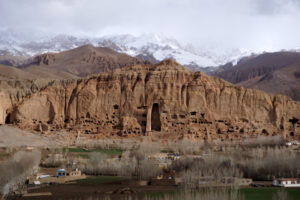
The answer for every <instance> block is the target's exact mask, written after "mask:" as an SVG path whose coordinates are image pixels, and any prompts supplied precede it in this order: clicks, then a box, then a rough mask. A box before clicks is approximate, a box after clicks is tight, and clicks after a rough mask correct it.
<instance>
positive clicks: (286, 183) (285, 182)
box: [273, 178, 300, 187]
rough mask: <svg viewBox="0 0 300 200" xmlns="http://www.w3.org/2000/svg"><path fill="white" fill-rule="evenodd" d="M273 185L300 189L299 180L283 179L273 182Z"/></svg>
mask: <svg viewBox="0 0 300 200" xmlns="http://www.w3.org/2000/svg"><path fill="white" fill-rule="evenodd" d="M273 185H274V186H277V187H300V179H299V178H283V179H275V180H273Z"/></svg>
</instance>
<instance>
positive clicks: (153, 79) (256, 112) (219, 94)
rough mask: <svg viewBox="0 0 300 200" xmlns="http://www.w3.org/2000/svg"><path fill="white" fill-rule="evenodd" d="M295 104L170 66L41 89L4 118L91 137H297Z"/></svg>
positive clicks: (130, 70)
mask: <svg viewBox="0 0 300 200" xmlns="http://www.w3.org/2000/svg"><path fill="white" fill-rule="evenodd" d="M294 118H295V119H300V103H299V102H295V101H292V100H291V99H290V98H289V97H286V96H281V95H278V96H274V95H269V94H266V93H264V92H261V91H256V90H253V89H246V88H243V87H238V86H234V85H232V84H230V83H227V82H225V81H223V80H221V79H219V78H214V77H210V76H207V75H205V74H203V73H201V72H191V71H188V70H187V69H185V68H184V67H182V66H180V65H179V64H177V63H176V62H174V61H172V60H166V61H163V62H161V63H159V64H157V65H136V66H132V67H127V68H123V69H118V70H115V71H112V72H109V73H103V74H99V75H95V76H92V77H89V78H87V79H82V80H78V81H73V82H68V83H64V82H60V83H59V84H54V85H52V86H48V87H46V88H44V89H42V90H40V91H38V92H36V93H34V94H32V95H31V96H30V98H26V99H24V100H23V101H22V102H21V103H20V104H18V106H16V107H15V108H14V109H13V111H12V112H11V120H12V121H13V122H14V123H16V124H17V125H18V126H20V127H22V128H27V129H35V130H47V131H55V130H60V129H67V130H69V131H71V132H72V131H80V132H81V133H85V134H93V135H97V136H107V137H110V136H122V137H129V136H138V135H149V134H151V133H153V132H160V133H162V134H165V135H170V136H171V135H172V136H176V137H178V138H182V137H189V138H195V139H197V138H198V139H215V138H219V139H222V140H225V139H234V138H243V137H245V136H251V135H262V134H263V135H275V134H283V135H286V134H291V133H293V135H297V134H298V135H299V134H300V133H299V132H300V131H299V130H300V129H299V127H300V124H299V123H294V124H293V123H291V119H294Z"/></svg>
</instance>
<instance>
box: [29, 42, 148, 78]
mask: <svg viewBox="0 0 300 200" xmlns="http://www.w3.org/2000/svg"><path fill="white" fill-rule="evenodd" d="M142 63H144V61H141V60H140V59H138V58H134V57H131V56H129V55H127V54H122V53H118V52H116V51H113V50H111V49H109V48H104V47H93V46H91V45H85V46H81V47H78V48H75V49H72V50H68V51H63V52H60V53H45V54H42V55H39V56H36V57H35V58H34V60H33V63H31V64H29V65H28V66H26V67H25V69H26V68H32V67H37V66H39V67H47V68H50V69H55V70H58V71H63V72H67V73H70V74H73V75H75V76H81V77H84V76H87V75H90V74H93V73H100V72H107V71H111V70H113V69H117V68H122V67H126V66H131V65H135V64H142Z"/></svg>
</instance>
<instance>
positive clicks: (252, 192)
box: [240, 188, 300, 200]
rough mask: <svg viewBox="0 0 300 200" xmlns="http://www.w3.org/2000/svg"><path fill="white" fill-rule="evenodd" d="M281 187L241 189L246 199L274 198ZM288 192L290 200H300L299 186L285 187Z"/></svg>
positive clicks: (264, 199)
mask: <svg viewBox="0 0 300 200" xmlns="http://www.w3.org/2000/svg"><path fill="white" fill-rule="evenodd" d="M278 190H280V188H244V189H240V192H241V193H242V195H244V196H245V200H272V198H273V195H276V193H277V191H278ZM284 190H285V191H286V192H287V194H288V200H300V189H299V188H286V189H284Z"/></svg>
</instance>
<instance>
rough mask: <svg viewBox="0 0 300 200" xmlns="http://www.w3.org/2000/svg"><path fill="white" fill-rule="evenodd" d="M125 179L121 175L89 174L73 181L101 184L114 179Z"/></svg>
mask: <svg viewBox="0 0 300 200" xmlns="http://www.w3.org/2000/svg"><path fill="white" fill-rule="evenodd" d="M124 179H126V178H125V177H123V176H91V177H87V178H86V179H78V180H75V181H74V182H75V183H80V184H103V183H111V182H115V181H121V180H124Z"/></svg>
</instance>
